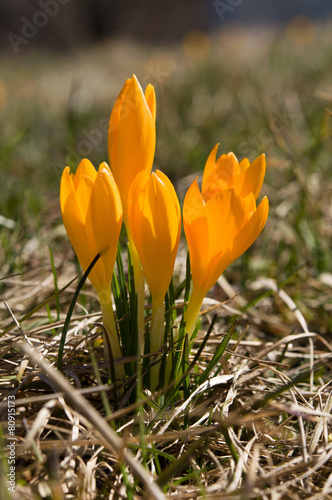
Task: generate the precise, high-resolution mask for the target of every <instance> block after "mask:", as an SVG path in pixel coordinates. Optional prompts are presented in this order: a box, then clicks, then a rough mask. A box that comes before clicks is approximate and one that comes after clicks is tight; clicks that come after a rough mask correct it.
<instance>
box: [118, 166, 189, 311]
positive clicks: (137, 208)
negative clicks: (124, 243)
mask: <svg viewBox="0 0 332 500" xmlns="http://www.w3.org/2000/svg"><path fill="white" fill-rule="evenodd" d="M129 198H130V203H129V209H128V217H129V227H130V231H131V234H132V237H133V240H134V243H135V246H136V248H137V251H138V253H139V256H140V259H141V262H142V267H143V271H144V275H145V278H146V281H147V283H148V285H149V288H150V291H151V295H152V297H153V298H154V300H155V301H156V303H160V302H162V301H163V299H164V296H165V293H166V291H167V288H168V286H169V283H170V281H171V278H172V273H173V268H174V261H175V257H176V252H177V249H178V245H179V240H180V232H181V214H180V205H179V202H178V199H177V197H176V194H175V191H174V187H173V185H172V184H171V182H170V181H169V179H168V178H167V177H166V176H165V175H164V174H162V173H161V172H158V173H153V174H151V176H149V178H148V181H147V178H146V174H144V173H143V172H142V173H141V174H139V175H138V176H137V177H136V178H135V181H134V183H133V185H132V187H131V190H130V195H129Z"/></svg>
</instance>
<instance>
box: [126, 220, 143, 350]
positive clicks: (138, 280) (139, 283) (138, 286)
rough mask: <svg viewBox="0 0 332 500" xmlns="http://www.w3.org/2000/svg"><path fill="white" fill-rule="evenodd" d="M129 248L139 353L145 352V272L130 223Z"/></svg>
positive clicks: (127, 227)
mask: <svg viewBox="0 0 332 500" xmlns="http://www.w3.org/2000/svg"><path fill="white" fill-rule="evenodd" d="M126 229H127V236H128V242H129V248H130V253H131V258H132V261H133V268H134V281H135V291H136V294H137V332H138V333H137V334H138V339H137V340H138V354H140V355H142V354H144V305H145V293H144V274H143V270H142V266H141V260H140V258H139V255H138V252H137V250H136V247H135V244H134V241H133V239H132V236H131V233H130V230H129V224H127V225H126Z"/></svg>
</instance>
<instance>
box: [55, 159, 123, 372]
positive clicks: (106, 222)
mask: <svg viewBox="0 0 332 500" xmlns="http://www.w3.org/2000/svg"><path fill="white" fill-rule="evenodd" d="M60 206H61V212H62V218H63V222H64V225H65V228H66V231H67V234H68V236H69V239H70V241H71V243H72V245H73V247H74V250H75V252H76V255H77V257H78V260H79V262H80V264H81V266H82V269H83V270H84V271H86V270H87V268H88V267H89V265H90V263H91V262H92V260H93V259H94V258H95V257H96V255H97V253H99V254H100V258H99V259H98V261H97V262H96V264H95V265H94V267H93V268H92V270H91V271H90V273H89V279H90V281H91V283H92V285H93V286H94V288H95V290H96V291H97V294H98V298H99V302H100V305H101V310H102V315H103V322H104V326H105V331H106V333H107V335H108V339H109V342H110V345H111V349H112V355H113V358H120V357H122V353H121V349H120V345H119V340H118V336H117V329H116V325H115V320H114V314H113V305H112V297H111V291H110V288H111V281H112V276H113V268H114V263H115V258H116V251H117V245H118V239H119V234H120V230H121V224H122V205H121V199H120V194H119V190H118V188H117V185H116V183H115V181H114V178H113V176H112V173H111V171H110V169H109V167H108V165H107V164H106V163H102V164H101V165H100V167H99V171H98V172H97V171H96V170H95V168H94V166H93V165H92V163H91V162H90V161H89V160H87V159H84V160H82V161H81V162H80V164H79V165H78V167H77V170H76V173H75V174H70V170H69V167H66V168H65V169H64V171H63V174H62V178H61V187H60ZM104 345H105V352H106V356H107V358H108V357H109V354H108V348H107V345H106V342H105V344H104ZM116 377H117V378H123V377H124V369H123V365H120V366H116Z"/></svg>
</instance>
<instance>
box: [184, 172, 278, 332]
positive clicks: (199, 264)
mask: <svg viewBox="0 0 332 500" xmlns="http://www.w3.org/2000/svg"><path fill="white" fill-rule="evenodd" d="M268 211H269V203H268V199H267V198H266V197H264V198H263V200H262V201H261V203H260V205H259V206H258V207H257V208H256V202H255V196H254V194H253V193H252V192H251V193H249V194H248V195H247V196H245V197H241V196H240V195H239V194H238V192H237V191H236V188H235V187H232V188H228V189H225V190H223V191H219V192H218V193H217V194H215V195H214V196H211V197H210V198H208V199H207V200H205V199H204V196H203V194H202V193H201V192H200V190H199V187H198V184H197V180H195V181H194V182H193V183H192V185H191V186H190V187H189V189H188V192H187V194H186V197H185V200H184V205H183V225H184V231H185V234H186V238H187V243H188V248H189V254H190V263H191V273H192V281H193V290H192V294H191V298H190V301H189V304H188V307H187V310H186V313H185V321H186V325H187V330H188V331H189V332H191V333H192V331H193V328H194V326H195V322H196V318H197V316H198V314H199V309H200V306H201V304H202V301H203V299H204V297H205V295H206V293H207V292H208V291H209V289H210V288H211V287H212V286H213V285H214V283H215V282H216V281H217V280H218V278H219V277H220V275H221V274H222V273H223V271H224V270H225V269H226V267H227V266H228V265H229V264H231V262H233V261H234V260H236V259H237V258H238V257H240V255H242V254H243V253H244V252H245V251H246V250H247V249H248V248H249V247H250V246H251V245H252V243H253V242H254V241H255V240H256V238H257V237H258V235H259V234H260V232H261V231H262V229H263V227H264V225H265V223H266V220H267V216H268Z"/></svg>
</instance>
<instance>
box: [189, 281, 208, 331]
mask: <svg viewBox="0 0 332 500" xmlns="http://www.w3.org/2000/svg"><path fill="white" fill-rule="evenodd" d="M204 297H205V293H203V294H202V291H201V290H196V289H195V287H193V290H192V293H191V296H190V300H189V303H188V306H187V309H186V311H185V313H184V321H185V323H186V331H187V332H188V334H189V340H191V336H192V334H193V331H194V329H195V326H196V323H197V319H198V315H199V311H200V309H201V305H202V302H203V299H204Z"/></svg>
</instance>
